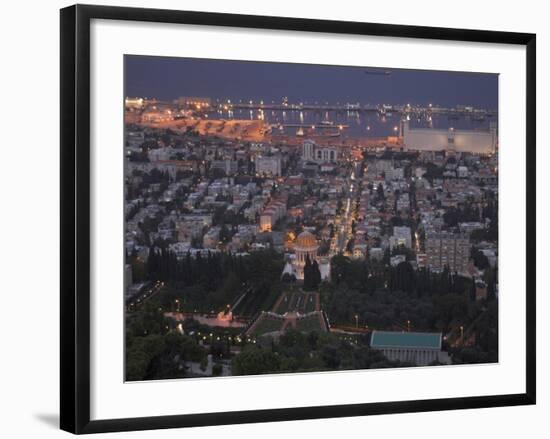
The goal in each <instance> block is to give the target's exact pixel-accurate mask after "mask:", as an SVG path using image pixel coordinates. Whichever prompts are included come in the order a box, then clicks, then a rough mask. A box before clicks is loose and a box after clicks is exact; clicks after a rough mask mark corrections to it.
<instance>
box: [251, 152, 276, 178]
mask: <svg viewBox="0 0 550 439" xmlns="http://www.w3.org/2000/svg"><path fill="white" fill-rule="evenodd" d="M254 163H255V165H256V173H257V174H260V175H277V176H280V175H281V157H279V156H270V157H265V156H258V157H256V160H255V162H254Z"/></svg>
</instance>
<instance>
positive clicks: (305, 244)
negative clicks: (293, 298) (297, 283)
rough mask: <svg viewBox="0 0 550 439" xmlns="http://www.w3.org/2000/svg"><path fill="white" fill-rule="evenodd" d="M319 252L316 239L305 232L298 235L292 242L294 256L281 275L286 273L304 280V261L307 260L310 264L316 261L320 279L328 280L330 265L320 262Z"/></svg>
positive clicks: (323, 261) (326, 262)
mask: <svg viewBox="0 0 550 439" xmlns="http://www.w3.org/2000/svg"><path fill="white" fill-rule="evenodd" d="M317 250H319V244H317V238H316V237H315V235H313V234H312V233H310V232H308V231H307V230H306V231H304V232H302V233H300V234H299V235H298V237H297V238H296V241H295V242H294V255H293V257H292V259H291V262H289V263H287V264H286V266H285V268H284V270H283V275H284V274H285V273H288V274H289V275H294V276H295V277H296V279H298V280H303V279H304V266H305V265H306V260H307V259H308V258H309V260H310V261H311V262H313V261H317V264H319V271H320V272H321V278H322V279H328V277H329V274H330V263H329V262H328V261H325V260H321V259H320V258H319V256H318V255H317Z"/></svg>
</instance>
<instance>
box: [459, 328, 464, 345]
mask: <svg viewBox="0 0 550 439" xmlns="http://www.w3.org/2000/svg"><path fill="white" fill-rule="evenodd" d="M460 344H462V345H464V326H461V327H460Z"/></svg>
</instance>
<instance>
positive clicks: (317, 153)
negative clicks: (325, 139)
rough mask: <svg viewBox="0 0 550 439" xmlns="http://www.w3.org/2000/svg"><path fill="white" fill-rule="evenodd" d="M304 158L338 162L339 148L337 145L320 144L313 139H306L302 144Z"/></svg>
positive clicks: (315, 160) (309, 160)
mask: <svg viewBox="0 0 550 439" xmlns="http://www.w3.org/2000/svg"><path fill="white" fill-rule="evenodd" d="M302 160H304V161H306V162H315V163H336V162H337V161H338V149H337V148H336V147H335V146H318V145H317V144H316V143H315V142H314V141H313V140H305V141H304V144H303V146H302Z"/></svg>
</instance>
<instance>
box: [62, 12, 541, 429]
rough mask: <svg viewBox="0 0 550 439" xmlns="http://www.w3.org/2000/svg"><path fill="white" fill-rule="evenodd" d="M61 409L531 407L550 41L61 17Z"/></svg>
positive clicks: (300, 414) (78, 419)
mask: <svg viewBox="0 0 550 439" xmlns="http://www.w3.org/2000/svg"><path fill="white" fill-rule="evenodd" d="M61 202H62V205H61V267H62V268H61V428H62V429H64V430H67V431H70V432H73V433H95V432H107V431H123V430H142V429H154V428H170V427H186V426H203V425H216V424H229V423H246V422H264V421H280V420H298V419H312V418H321V417H343V416H360V415H370V414H384V413H402V412H419V411H432V410H448V409H462V408H478V407H494V406H504V405H524V404H534V403H535V393H536V392H535V35H532V34H520V33H509V32H495V31H480V30H463V29H444V28H427V27H417V26H398V25H389V24H369V23H357V22H336V21H323V20H309V19H301V18H282V17H260V16H243V15H230V14H217V13H202V12H183V11H168V10H153V9H133V8H117V7H102V6H80V5H78V6H72V7H69V8H66V9H63V10H62V11H61Z"/></svg>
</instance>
